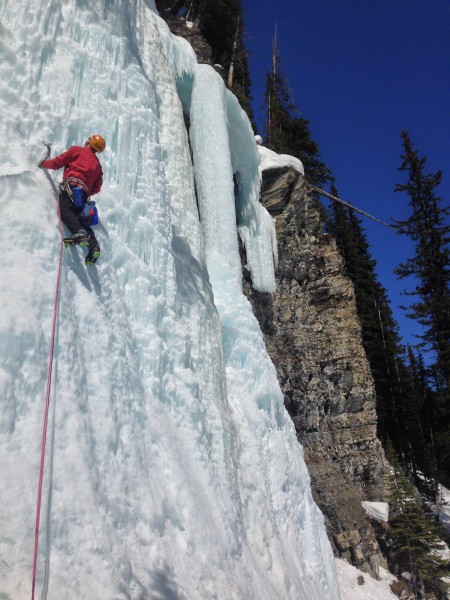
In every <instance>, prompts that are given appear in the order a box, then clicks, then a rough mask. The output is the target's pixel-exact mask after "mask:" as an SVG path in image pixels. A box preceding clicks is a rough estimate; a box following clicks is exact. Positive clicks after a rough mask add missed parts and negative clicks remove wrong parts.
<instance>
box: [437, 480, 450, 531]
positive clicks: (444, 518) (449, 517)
mask: <svg viewBox="0 0 450 600" xmlns="http://www.w3.org/2000/svg"><path fill="white" fill-rule="evenodd" d="M441 495H442V504H441V512H440V514H439V520H440V522H441V524H442V525H443V527H445V529H446V530H447V531H448V532H449V533H450V490H448V489H447V488H446V487H444V486H443V485H441Z"/></svg>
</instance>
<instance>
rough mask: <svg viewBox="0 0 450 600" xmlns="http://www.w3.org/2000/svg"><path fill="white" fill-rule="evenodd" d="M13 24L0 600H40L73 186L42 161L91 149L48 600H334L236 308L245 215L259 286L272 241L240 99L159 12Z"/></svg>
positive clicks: (260, 357)
mask: <svg viewBox="0 0 450 600" xmlns="http://www.w3.org/2000/svg"><path fill="white" fill-rule="evenodd" d="M0 22H1V36H0V49H1V53H2V62H1V64H0V111H1V114H2V119H1V121H0V180H1V185H0V206H1V210H2V219H1V221H0V239H1V241H2V249H3V260H2V261H1V264H0V278H1V281H2V288H1V290H0V357H1V361H0V364H1V368H0V399H1V403H2V410H1V411H0V468H1V472H2V486H1V491H0V523H1V530H0V597H1V598H3V599H4V600H11V599H13V598H14V600H21V599H22V598H29V597H30V596H31V570H32V561H33V543H34V527H35V510H36V494H37V483H38V474H39V461H40V448H41V431H42V420H43V414H44V400H45V399H44V395H45V388H46V382H47V361H48V357H49V348H50V336H51V326H52V317H53V301H54V293H55V284H56V275H57V269H58V256H59V244H60V235H59V228H58V221H57V216H56V202H55V200H56V188H55V182H56V181H57V180H58V179H59V177H60V175H61V173H55V172H44V171H40V170H39V169H37V166H36V165H37V162H38V160H39V159H40V158H41V157H42V153H43V150H44V147H43V146H42V142H43V141H51V142H52V143H53V155H55V154H58V153H60V152H62V151H63V150H65V149H66V148H67V147H69V146H70V145H71V144H79V143H82V142H83V141H84V140H85V139H86V137H87V135H89V134H91V133H93V132H98V133H101V134H102V135H104V137H105V139H106V141H107V149H106V150H105V152H104V153H102V154H101V156H100V160H101V162H102V165H103V170H104V175H105V180H104V186H103V189H102V192H101V194H99V195H98V196H97V197H96V202H97V206H98V208H99V214H100V224H99V226H98V227H97V228H96V235H97V237H98V240H99V242H100V245H101V248H102V255H101V257H100V261H99V263H98V266H97V267H85V265H84V262H83V258H84V257H83V251H82V250H81V249H76V248H75V249H72V250H70V251H67V252H66V251H64V254H63V259H62V260H63V264H62V276H61V292H60V304H59V311H58V314H57V318H58V326H57V339H56V348H55V358H54V364H53V379H52V381H53V384H52V389H51V401H50V413H49V427H48V440H47V453H46V463H45V465H46V467H45V475H44V487H43V489H44V496H43V504H42V510H41V530H40V536H39V555H38V564H37V581H36V586H37V588H36V597H42V598H46V600H54V599H59V598H61V597H64V598H77V599H78V600H83V599H85V600H92V598H111V599H114V600H125V599H128V600H137V599H144V598H152V599H157V598H161V599H162V598H166V599H167V598H178V599H179V600H182V599H188V598H195V599H196V600H197V599H199V600H201V599H210V598H215V599H216V600H233V599H236V600H238V599H241V598H248V599H249V600H250V599H253V598H254V599H255V600H256V599H257V600H266V599H267V600H269V599H273V600H275V599H279V598H286V599H289V598H292V599H294V598H295V599H296V600H319V599H321V600H322V599H324V600H338V599H339V589H338V584H337V578H336V571H335V564H334V560H333V556H332V551H331V547H330V544H329V542H328V540H327V537H326V531H325V527H324V522H323V516H322V514H321V513H320V511H319V510H318V508H317V506H316V505H315V504H314V502H313V499H312V495H311V490H310V483H309V476H308V473H307V469H306V466H305V463H304V460H303V452H302V448H301V446H300V445H299V444H298V442H297V439H296V434H295V430H294V427H293V424H292V422H291V420H290V418H289V416H288V415H287V413H286V411H285V409H284V406H283V398H282V394H281V391H280V388H279V384H278V381H277V378H276V373H275V369H274V367H273V364H272V363H271V361H270V359H269V357H268V355H267V352H266V349H265V346H264V341H263V337H262V334H261V331H260V329H259V326H258V323H257V321H256V319H255V317H254V316H253V314H252V311H251V307H250V304H249V303H248V301H247V299H246V298H245V296H244V295H243V293H242V284H241V279H242V272H241V266H240V259H239V249H238V231H237V226H236V220H238V226H239V228H240V235H241V236H242V238H243V239H244V244H245V247H246V251H247V259H248V264H249V268H250V270H251V272H252V277H253V279H254V284H255V285H258V286H259V287H260V288H261V289H265V290H267V291H270V290H272V289H273V277H274V264H275V262H276V256H275V253H276V243H275V239H274V229H273V222H272V221H271V220H270V217H269V215H267V214H266V213H265V212H264V211H263V210H262V209H261V207H260V206H259V204H258V202H257V197H258V190H259V187H258V186H259V173H258V154H257V151H256V144H255V142H254V139H253V135H252V132H251V129H250V127H249V125H248V122H246V120H245V118H244V116H243V114H242V111H240V108H239V107H238V106H237V103H236V101H235V99H234V98H233V97H231V96H230V94H229V93H228V92H225V89H224V87H223V84H222V82H221V80H220V77H219V76H218V75H217V74H216V73H215V72H214V71H213V69H210V68H209V67H206V66H204V65H197V63H196V60H195V57H194V54H193V52H192V49H191V48H190V46H189V45H188V44H187V43H186V42H185V41H184V40H181V39H179V38H176V37H174V36H172V35H171V34H170V32H169V31H168V29H167V26H166V25H165V24H164V23H163V22H162V21H161V20H160V19H159V17H158V16H157V13H156V10H155V7H154V3H153V1H149V0H146V1H144V0H127V1H125V0H116V2H114V3H111V2H109V1H107V0H103V1H101V0H99V2H96V3H81V2H77V1H76V0H64V1H63V0H50V1H49V0H45V1H44V0H3V2H2V5H1V7H0ZM183 110H184V111H185V112H188V113H189V117H190V121H191V131H190V144H191V146H192V153H193V158H194V160H193V163H194V165H193V164H192V160H191V149H190V145H189V138H188V133H187V131H186V127H185V121H184V117H183ZM239 128H241V130H240V129H239ZM239 140H240V141H239ZM240 143H242V146H239V144H240ZM238 146H239V148H238ZM233 177H234V179H235V180H236V181H237V192H236V193H235V185H234V182H233ZM194 182H195V184H194ZM243 232H244V233H243Z"/></svg>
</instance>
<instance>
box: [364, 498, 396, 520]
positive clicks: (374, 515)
mask: <svg viewBox="0 0 450 600" xmlns="http://www.w3.org/2000/svg"><path fill="white" fill-rule="evenodd" d="M361 504H362V507H363V509H364V510H365V512H366V514H367V515H368V516H369V517H370V518H371V519H374V520H375V521H378V522H379V523H387V522H388V521H389V504H388V503H387V502H368V501H366V500H364V501H363V502H361Z"/></svg>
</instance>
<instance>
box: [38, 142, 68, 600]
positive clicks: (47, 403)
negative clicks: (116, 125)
mask: <svg viewBox="0 0 450 600" xmlns="http://www.w3.org/2000/svg"><path fill="white" fill-rule="evenodd" d="M45 146H47V151H48V153H47V155H46V157H45V158H48V156H49V155H50V144H45ZM58 225H59V234H60V246H59V259H58V272H57V276H56V286H55V299H54V303H53V318H52V332H51V337H50V354H49V359H48V370H47V389H46V395H45V409H44V422H43V426H42V441H41V462H40V468H39V484H38V494H37V503H36V521H35V530H34V555H33V577H32V584H31V600H34V598H35V589H36V571H37V558H38V548H39V529H40V520H41V503H42V487H43V480H44V466H45V448H46V443H47V426H48V414H49V407H50V395H51V386H52V372H53V356H54V350H55V339H56V326H57V322H58V306H59V296H60V289H61V264H62V254H63V229H62V221H61V214H60V210H59V203H58Z"/></svg>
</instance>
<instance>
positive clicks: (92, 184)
mask: <svg viewBox="0 0 450 600" xmlns="http://www.w3.org/2000/svg"><path fill="white" fill-rule="evenodd" d="M41 166H42V167H44V169H61V168H62V167H65V168H64V179H68V178H70V177H77V178H78V179H81V181H83V182H84V183H85V184H86V187H87V188H88V190H89V195H90V196H93V195H94V194H98V193H99V191H100V190H101V187H102V183H103V171H102V167H101V165H100V161H99V160H98V158H97V155H96V153H95V152H94V151H93V150H92V148H90V147H89V146H84V147H82V146H71V147H70V148H69V149H68V150H66V151H65V152H63V153H62V154H60V155H59V156H57V157H56V158H51V159H49V160H44V161H43V162H42V163H41Z"/></svg>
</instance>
